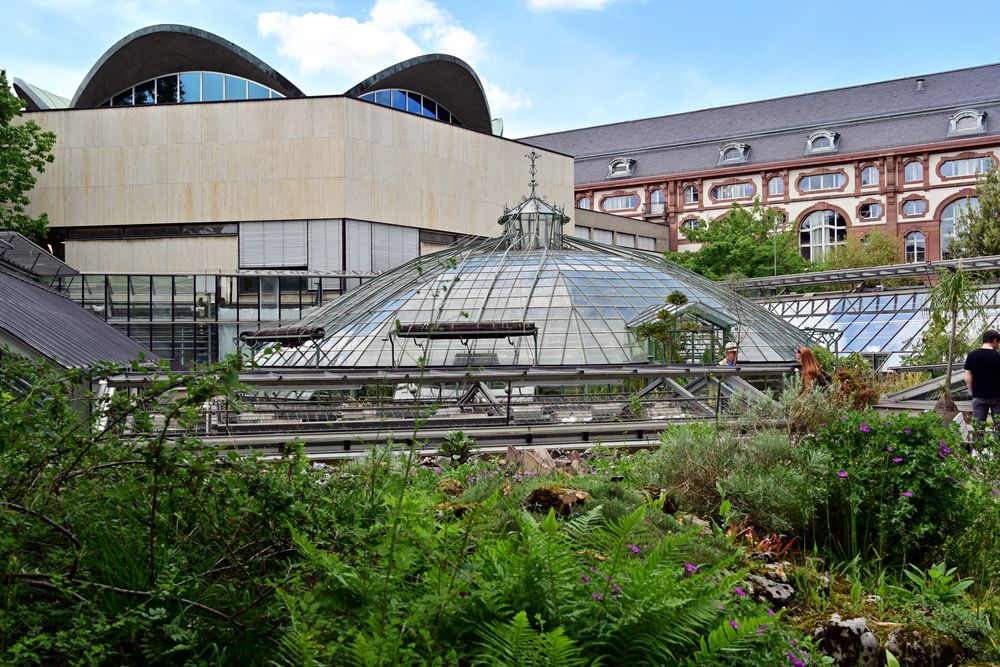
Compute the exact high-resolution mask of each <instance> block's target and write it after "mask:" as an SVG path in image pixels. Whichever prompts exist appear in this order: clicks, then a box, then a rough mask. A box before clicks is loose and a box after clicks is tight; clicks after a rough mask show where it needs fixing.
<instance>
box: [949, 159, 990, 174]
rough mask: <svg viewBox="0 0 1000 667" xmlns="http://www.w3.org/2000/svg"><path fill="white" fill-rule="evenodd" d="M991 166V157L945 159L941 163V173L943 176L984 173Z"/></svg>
mask: <svg viewBox="0 0 1000 667" xmlns="http://www.w3.org/2000/svg"><path fill="white" fill-rule="evenodd" d="M992 168H993V158H988V157H974V158H967V159H964V160H946V161H944V162H942V163H941V175H942V176H944V177H945V178H957V177H959V176H974V175H976V174H985V173H986V172H988V171H989V170H990V169H992Z"/></svg>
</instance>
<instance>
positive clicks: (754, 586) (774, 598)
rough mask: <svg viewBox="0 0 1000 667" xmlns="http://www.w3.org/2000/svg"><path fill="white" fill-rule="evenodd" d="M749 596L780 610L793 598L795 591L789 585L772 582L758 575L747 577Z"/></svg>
mask: <svg viewBox="0 0 1000 667" xmlns="http://www.w3.org/2000/svg"><path fill="white" fill-rule="evenodd" d="M747 582H748V583H749V589H750V591H749V592H750V595H753V596H754V597H755V598H756V599H757V601H758V602H766V603H769V604H771V605H772V606H774V607H777V608H781V607H784V606H785V605H787V604H788V603H789V601H790V600H791V599H792V598H793V597H795V589H794V588H792V587H791V586H790V585H788V584H785V583H782V582H780V581H772V580H771V579H768V578H766V577H762V576H760V575H759V574H751V575H750V576H749V577H747Z"/></svg>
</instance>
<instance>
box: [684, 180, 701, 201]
mask: <svg viewBox="0 0 1000 667" xmlns="http://www.w3.org/2000/svg"><path fill="white" fill-rule="evenodd" d="M684 203H685V204H697V203H698V186H696V185H688V186H687V187H685V188H684Z"/></svg>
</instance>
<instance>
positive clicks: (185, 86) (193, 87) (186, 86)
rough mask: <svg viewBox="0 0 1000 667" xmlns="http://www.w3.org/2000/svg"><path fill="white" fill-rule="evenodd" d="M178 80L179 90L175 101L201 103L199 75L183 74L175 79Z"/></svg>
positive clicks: (194, 73) (192, 73)
mask: <svg viewBox="0 0 1000 667" xmlns="http://www.w3.org/2000/svg"><path fill="white" fill-rule="evenodd" d="M177 78H178V79H179V80H180V90H179V91H178V94H177V99H178V101H180V102H201V74H200V73H198V72H184V73H183V74H181V75H179V76H178V77H177Z"/></svg>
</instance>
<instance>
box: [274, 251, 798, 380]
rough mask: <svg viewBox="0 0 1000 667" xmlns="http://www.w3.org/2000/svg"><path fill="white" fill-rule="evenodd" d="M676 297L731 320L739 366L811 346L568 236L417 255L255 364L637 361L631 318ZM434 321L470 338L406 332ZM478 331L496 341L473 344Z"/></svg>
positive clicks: (704, 291) (739, 305)
mask: <svg viewBox="0 0 1000 667" xmlns="http://www.w3.org/2000/svg"><path fill="white" fill-rule="evenodd" d="M521 247H523V246H521ZM675 290H677V291H680V292H683V293H684V294H685V295H686V296H687V297H688V299H689V301H690V302H692V303H697V304H701V305H702V306H703V307H705V308H707V309H711V310H714V311H721V312H725V313H728V314H729V315H730V316H731V317H732V318H733V319H734V320H737V321H739V326H738V329H739V333H738V334H736V335H737V338H738V340H739V344H740V360H741V361H745V362H755V361H757V362H764V361H768V362H780V361H785V362H787V361H791V360H792V359H793V358H794V350H795V348H796V347H798V346H799V345H805V344H807V343H808V341H807V338H806V336H805V334H803V333H802V332H801V331H799V330H798V329H796V328H795V327H792V326H790V325H789V324H787V323H785V322H784V321H783V320H782V319H780V318H779V317H777V316H775V315H773V314H772V313H770V312H769V311H766V310H765V309H763V308H761V307H759V306H757V305H756V304H754V303H753V302H751V301H749V300H747V299H744V298H742V297H739V296H737V295H735V294H733V293H732V292H731V291H729V290H727V289H726V288H725V286H722V285H719V284H717V283H713V282H711V281H709V280H707V279H705V278H703V277H701V276H699V275H697V274H694V273H691V272H690V271H687V270H686V269H683V268H681V267H679V266H677V265H675V264H672V263H670V262H667V261H666V260H663V259H662V258H660V257H659V256H657V255H653V254H649V253H643V252H641V251H630V250H627V249H622V248H615V247H611V246H605V245H602V244H599V243H594V242H591V241H584V240H581V239H571V238H564V239H562V243H561V247H556V248H548V249H546V248H533V249H519V246H518V245H517V244H512V243H511V242H510V239H509V238H508V237H506V236H505V237H500V238H495V239H487V240H483V241H477V242H474V243H472V244H469V245H467V246H464V247H458V248H454V249H450V250H445V251H442V252H439V253H435V254H432V255H426V256H424V257H421V258H419V259H416V260H413V261H411V262H409V263H407V264H404V265H403V266H401V267H399V268H397V269H394V270H392V271H389V272H387V273H384V274H382V275H381V276H379V277H378V278H376V279H375V280H373V281H371V282H370V283H367V284H365V285H363V286H362V287H360V288H358V289H356V290H354V291H352V292H349V293H348V294H346V295H345V296H343V297H341V298H340V299H338V300H336V301H334V302H331V303H329V304H326V305H324V306H320V307H318V308H317V309H315V310H313V311H312V312H311V313H309V314H308V315H307V317H306V318H304V319H303V320H302V321H300V322H299V323H298V324H296V325H294V326H293V327H287V328H284V329H285V331H284V332H283V335H284V338H285V340H286V341H287V340H290V339H292V338H293V337H294V338H295V341H294V342H295V343H300V344H299V345H298V347H289V348H283V349H281V350H280V351H279V352H277V353H276V354H272V355H270V356H267V357H265V358H263V359H262V360H261V362H262V365H264V366H312V367H317V366H318V367H328V368H330V367H334V368H335V367H344V366H349V367H389V366H417V365H419V364H420V363H421V358H423V359H424V360H425V362H424V363H426V364H427V365H430V366H455V365H458V366H465V365H472V366H493V365H497V366H499V365H530V364H540V365H567V364H579V365H597V364H628V363H642V362H646V361H647V358H646V348H645V346H644V345H640V344H639V342H638V341H637V340H636V338H635V336H634V334H632V333H630V332H629V330H628V325H629V322H630V321H631V320H633V319H634V318H636V317H637V316H640V315H641V314H642V313H643V311H648V309H650V308H651V307H652V308H653V309H654V310H655V309H656V308H655V307H656V306H659V307H663V305H664V298H665V297H666V296H667V295H668V294H670V293H671V292H673V291H675ZM442 323H444V324H446V325H447V324H448V323H451V326H453V327H458V328H459V329H463V330H466V331H470V332H471V333H469V334H468V335H467V336H466V337H465V339H464V340H463V339H462V338H461V337H460V336H459V335H452V336H445V335H441V336H438V337H435V336H433V335H423V336H415V337H414V336H407V335H405V333H406V331H407V330H408V329H409V328H410V325H417V327H420V326H421V325H441V324H442ZM513 323H527V324H528V326H527V327H525V328H528V329H530V328H531V326H530V325H532V324H533V325H534V326H535V327H536V328H537V342H536V341H535V340H534V339H533V337H531V336H530V335H523V333H522V335H516V336H511V337H509V338H508V337H506V335H505V334H503V333H501V332H503V331H505V330H506V329H507V328H508V327H510V326H511V325H512V324H513ZM444 328H445V327H439V331H440V330H441V329H444ZM483 328H485V329H487V330H490V329H492V330H493V332H494V335H493V336H482V329H483ZM423 329H424V333H425V334H426V333H427V331H428V329H429V330H430V331H431V332H433V331H434V327H426V326H424V327H423ZM273 331H277V330H273ZM258 333H262V332H258ZM293 334H294V336H293ZM260 339H261V340H268V339H269V338H268V337H267V336H264V335H261V336H260ZM277 339H278V338H270V340H277Z"/></svg>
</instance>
